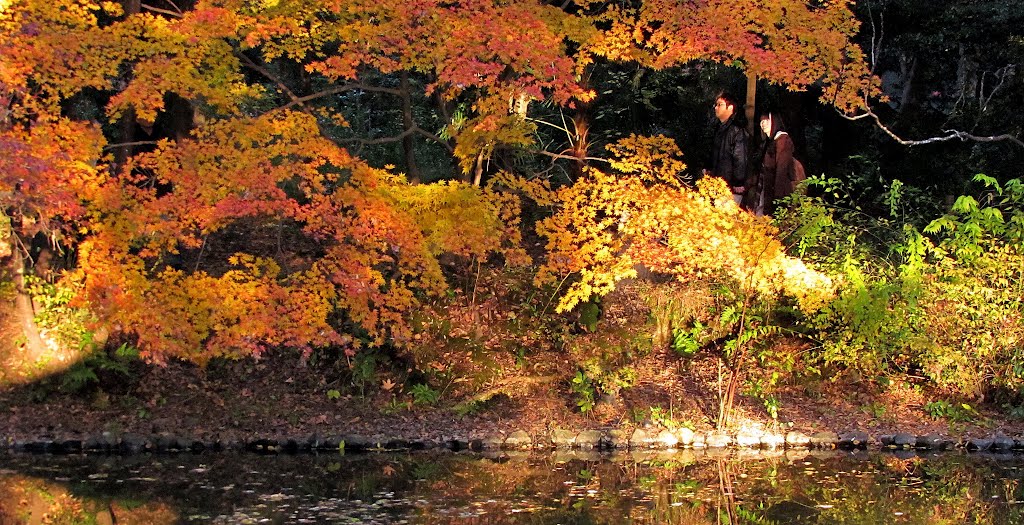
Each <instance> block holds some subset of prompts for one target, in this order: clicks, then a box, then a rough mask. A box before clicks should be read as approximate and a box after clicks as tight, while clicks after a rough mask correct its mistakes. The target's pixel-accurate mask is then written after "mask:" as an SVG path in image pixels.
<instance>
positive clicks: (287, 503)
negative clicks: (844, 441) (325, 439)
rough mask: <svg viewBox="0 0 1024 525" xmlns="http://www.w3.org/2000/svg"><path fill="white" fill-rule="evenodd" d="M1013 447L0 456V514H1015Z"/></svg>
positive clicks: (1021, 462) (519, 517)
mask: <svg viewBox="0 0 1024 525" xmlns="http://www.w3.org/2000/svg"><path fill="white" fill-rule="evenodd" d="M1022 478H1024V456H1016V455H1002V456H995V455H985V454H966V453H958V452H947V453H942V454H927V455H926V454H920V455H919V454H915V453H905V454H895V453H875V452H872V453H868V452H858V453H850V452H813V451H812V452H808V451H787V452H785V453H782V452H778V453H755V452H752V451H732V452H718V453H701V452H693V451H688V450H684V451H675V452H644V453H621V454H614V455H599V454H587V453H582V452H576V453H571V452H566V453H532V454H530V453H501V454H493V455H482V454H470V453H453V452H429V451H427V452H410V453H387V454H384V453H380V454H376V453H368V454H349V455H342V454H329V455H312V454H306V455H303V454H298V455H268V456H261V455H255V454H245V453H237V454H236V453H207V454H178V455H172V454H168V455H155V454H154V455H149V454H140V455H134V456H102V455H67V456H59V455H30V454H16V453H4V452H0V523H2V524H5V525H6V524H8V523H58V524H59V523H76V524H77V523H97V524H109V523H117V524H119V525H123V524H130V523H138V524H155V525H159V524H170V523H216V524H235V523H237V524H246V523H254V524H256V523H274V524H276V523H370V524H373V523H410V524H411V523H421V524H439V523H455V524H484V523H487V524H492V523H494V524H506V523H507V524H555V523H561V524H584V523H601V524H616V523H667V524H686V525H692V524H705V523H707V524H720V523H762V524H763V523H779V524H789V523H820V524H826V523H827V524H835V523H847V524H861V523H863V524H879V523H920V524H940V523H942V524H962V523H992V524H1006V523H1024V501H1022V500H1024V494H1022V491H1024V489H1022V485H1021V479H1022Z"/></svg>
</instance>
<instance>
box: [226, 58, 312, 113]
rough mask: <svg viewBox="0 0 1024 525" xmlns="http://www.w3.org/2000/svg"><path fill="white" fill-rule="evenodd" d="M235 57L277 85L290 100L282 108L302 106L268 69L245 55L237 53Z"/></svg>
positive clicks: (295, 96)
mask: <svg viewBox="0 0 1024 525" xmlns="http://www.w3.org/2000/svg"><path fill="white" fill-rule="evenodd" d="M235 55H236V56H237V57H238V58H240V59H242V62H244V63H245V65H246V66H248V67H249V68H251V69H253V70H255V71H257V72H259V74H261V75H263V76H265V77H267V78H268V79H270V81H271V82H273V83H274V84H277V88H278V89H280V90H281V91H283V92H284V94H285V95H287V96H288V98H289V99H291V102H289V103H288V104H287V105H285V106H283V107H284V108H287V107H289V106H293V105H296V104H298V105H301V104H302V101H300V100H299V97H298V96H297V95H296V94H295V93H294V92H292V90H291V89H289V88H288V86H287V85H285V83H284V81H282V80H281V79H279V78H277V75H274V74H273V73H271V72H270V70H269V69H267V68H265V67H263V66H261V65H259V64H257V63H256V62H255V61H253V59H251V58H249V57H248V56H246V55H245V53H242V52H237V53H235Z"/></svg>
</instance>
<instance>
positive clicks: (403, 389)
mask: <svg viewBox="0 0 1024 525" xmlns="http://www.w3.org/2000/svg"><path fill="white" fill-rule="evenodd" d="M630 293H636V290H634V291H633V292H630V291H629V289H628V288H626V289H625V291H623V292H621V293H619V294H618V295H617V296H616V297H615V298H613V299H612V300H609V301H605V302H604V303H603V305H602V312H601V321H600V323H599V324H598V325H597V327H596V329H595V330H593V331H591V330H590V328H588V326H587V324H586V323H587V322H589V321H587V320H586V319H576V320H572V319H571V318H570V319H569V321H570V323H569V324H571V325H573V326H572V328H570V329H568V330H566V331H565V333H564V334H561V335H560V336H558V337H552V334H550V333H548V334H546V335H545V336H544V337H540V336H539V335H538V331H544V330H550V329H552V328H551V326H552V325H548V328H544V326H542V325H537V324H531V323H528V322H527V320H525V319H524V318H525V317H528V316H529V315H546V314H547V312H537V311H533V312H532V313H531V312H530V311H527V310H528V309H529V308H527V307H528V304H529V303H530V301H525V300H524V301H523V302H522V303H520V306H519V307H517V308H513V307H510V306H508V303H503V302H499V301H497V300H496V299H495V297H498V296H499V295H494V296H492V297H490V298H487V297H484V295H482V294H481V295H480V296H478V300H475V301H474V303H473V304H469V305H452V304H443V305H441V304H439V305H436V307H435V308H434V309H433V310H432V311H426V310H425V313H424V315H423V317H422V319H420V320H419V321H418V323H419V325H418V326H419V328H418V332H417V333H418V335H417V345H416V346H415V349H413V350H409V351H405V352H383V351H380V352H373V353H368V354H365V355H363V354H358V353H357V354H356V355H355V356H352V355H346V354H345V353H344V352H341V351H339V352H338V353H337V354H330V353H314V354H312V355H309V356H301V355H298V354H295V353H288V352H276V353H275V352H270V353H267V354H265V355H264V356H262V357H261V358H260V359H243V360H238V361H226V360H214V361H212V362H210V363H209V364H208V365H207V366H205V367H200V366H197V365H195V364H190V363H184V362H170V363H167V364H166V365H164V366H157V365H150V364H145V363H143V362H141V361H138V360H125V361H122V360H120V359H118V358H117V357H116V356H110V357H109V358H108V359H107V360H106V361H104V360H98V361H97V360H96V359H93V360H92V361H91V362H90V365H89V367H87V368H88V369H89V370H90V371H92V372H93V373H94V374H95V379H93V378H92V377H87V378H86V379H84V380H83V379H82V376H80V375H75V374H81V373H82V368H81V366H80V365H79V368H77V369H76V368H72V369H70V371H65V372H60V371H59V368H61V367H60V366H57V365H58V364H60V363H64V362H70V361H71V359H70V358H69V357H68V356H56V355H55V356H43V357H40V356H27V355H24V352H25V345H24V344H19V343H20V341H19V340H18V336H17V331H18V325H17V323H16V322H14V319H13V318H12V316H11V315H10V313H9V312H8V313H6V314H5V315H4V318H3V323H2V326H3V341H4V345H3V347H2V354H3V355H2V356H0V357H2V361H3V365H4V366H3V368H2V375H0V437H4V438H8V439H38V438H42V437H53V438H57V439H68V438H74V437H82V436H89V435H97V434H99V433H102V432H111V433H114V434H118V433H137V434H142V435H154V434H164V433H166V434H171V435H176V436H181V437H192V438H195V439H204V440H214V439H218V438H219V439H222V440H237V439H247V438H254V437H282V438H286V437H295V438H300V437H306V436H310V435H313V434H316V435H320V436H331V435H352V434H360V435H366V436H378V437H383V438H388V439H391V438H398V439H415V440H434V441H446V440H450V439H474V438H481V437H484V436H487V435H492V434H494V433H496V432H503V433H510V432H512V431H514V430H518V429H523V430H526V431H528V432H530V433H531V434H533V435H535V436H538V435H543V434H544V433H545V432H546V431H549V430H552V429H554V428H563V429H567V430H582V429H609V428H620V429H624V430H627V431H629V430H631V429H633V428H635V427H638V426H645V427H653V428H657V427H661V426H664V427H673V426H683V425H685V426H690V427H692V428H695V429H697V430H709V429H711V428H713V426H714V424H715V421H716V419H717V417H718V409H719V407H718V398H719V391H720V388H721V386H722V385H721V381H720V373H721V372H722V369H721V367H720V364H719V363H720V361H719V359H718V356H717V355H715V354H714V353H713V352H701V353H698V354H697V355H695V356H692V357H684V356H681V355H679V354H678V353H676V352H674V351H672V350H671V349H670V348H668V347H664V348H661V347H659V345H651V344H649V343H647V344H642V342H638V341H640V340H641V339H644V338H646V339H647V340H650V335H649V334H647V335H644V334H645V332H644V330H648V329H649V326H650V312H649V311H647V310H645V308H642V307H638V306H637V305H638V304H641V303H642V301H641V300H640V298H638V297H635V296H630ZM513 295H514V294H513ZM500 296H501V297H506V298H507V297H509V292H508V291H507V290H506V291H505V292H503V294H500ZM523 305H526V306H523ZM530 308H534V309H535V310H536V309H537V308H538V307H530ZM565 321H566V319H564V318H563V319H560V320H559V322H562V323H564V322H565ZM524 327H529V329H524ZM638 334H639V335H640V337H639V338H638ZM556 335H557V334H556ZM542 340H545V341H552V340H554V341H558V344H547V345H545V344H543V343H541V342H540V341H542ZM779 344H780V345H792V346H793V351H799V349H800V348H801V345H802V344H803V343H802V342H801V341H799V340H791V341H781V342H780V343H779ZM660 346H664V345H660ZM108 361H109V362H108ZM111 363H113V364H111ZM595 363H598V365H599V368H603V369H604V370H606V371H609V372H608V373H607V374H606V376H605V383H606V384H605V386H604V387H603V388H602V387H600V386H597V385H591V386H590V391H592V392H593V394H594V395H593V399H592V400H590V401H588V400H587V399H586V396H585V395H583V394H581V391H584V392H585V391H587V389H586V388H581V384H580V382H579V381H576V382H574V379H577V378H578V377H579V373H580V370H581V369H585V368H587V367H588V366H589V367H591V368H593V367H594V366H598V365H595ZM624 364H626V365H628V370H629V374H628V377H627V378H625V379H623V380H621V381H619V380H616V381H617V385H618V386H615V385H613V383H616V381H611V380H608V377H611V376H613V375H614V374H615V373H618V372H617V371H619V370H622V369H624V368H626V367H623V366H621V365H624ZM65 366H66V365H65ZM615 377H619V376H615ZM595 382H596V381H595ZM620 386H621V388H620ZM774 396H775V397H776V398H777V399H778V401H779V405H778V406H779V409H778V417H777V418H776V419H772V418H771V417H769V414H768V412H767V411H766V409H765V407H764V405H763V403H762V402H761V401H760V400H759V399H757V398H755V397H750V396H741V397H740V399H739V406H738V407H737V410H738V416H737V417H736V418H735V423H734V429H738V428H742V427H746V428H748V429H752V430H758V429H766V428H767V429H774V430H778V431H786V430H789V429H795V430H801V431H804V432H807V433H810V432H815V431H821V430H831V431H836V432H843V431H848V430H861V431H865V432H868V433H869V434H871V435H872V436H875V437H877V436H879V435H882V434H887V433H895V432H899V431H904V432H913V433H927V432H936V433H939V434H943V435H947V436H951V437H964V436H979V435H990V434H993V433H996V432H1003V433H1006V434H1007V435H1011V436H1014V435H1020V434H1021V433H1022V432H1024V425H1022V424H1021V423H1020V422H1019V421H1018V420H1016V419H1012V418H1009V417H1007V416H1006V415H1005V414H1004V413H1002V412H1001V411H999V410H998V407H990V409H986V407H984V406H977V407H973V408H975V409H976V412H972V413H971V414H970V417H964V418H952V419H951V418H949V417H933V416H932V415H930V414H928V412H927V411H926V410H925V405H926V404H927V403H928V402H929V401H931V400H934V399H937V397H936V396H937V394H935V393H930V392H929V389H928V388H927V387H926V386H923V385H921V384H919V383H918V382H917V380H916V379H915V378H913V377H902V378H897V380H895V381H891V382H889V384H887V385H885V386H884V387H883V386H881V385H880V384H879V383H878V382H877V381H866V380H860V379H858V378H856V377H855V376H853V375H851V374H844V375H840V376H837V378H832V379H828V378H820V377H819V378H817V379H804V380H799V381H791V382H788V383H784V384H782V385H780V386H778V387H777V389H776V390H775V392H774ZM591 401H592V405H591ZM581 404H582V405H587V406H586V408H588V410H587V411H586V412H583V411H581ZM952 413H955V411H954V412H952Z"/></svg>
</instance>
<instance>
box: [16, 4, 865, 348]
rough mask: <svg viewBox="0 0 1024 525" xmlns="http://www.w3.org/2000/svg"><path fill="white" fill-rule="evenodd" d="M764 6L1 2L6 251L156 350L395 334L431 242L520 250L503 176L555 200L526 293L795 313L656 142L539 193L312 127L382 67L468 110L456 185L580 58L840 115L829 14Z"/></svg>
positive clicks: (796, 280) (843, 46) (433, 286)
mask: <svg viewBox="0 0 1024 525" xmlns="http://www.w3.org/2000/svg"><path fill="white" fill-rule="evenodd" d="M633 4H636V3H633ZM771 4H772V5H771V6H765V5H763V3H761V2H750V1H743V0H716V1H711V2H698V3H686V2H662V1H657V0H648V1H646V2H643V3H642V4H641V5H640V7H638V8H630V9H626V8H622V7H607V6H606V5H605V3H595V2H586V1H584V2H577V3H576V4H574V5H573V6H568V7H567V8H566V9H561V8H559V7H555V6H553V5H548V4H547V3H544V2H539V1H534V0H530V1H522V2H505V1H498V0H494V1H491V0H485V1H479V2H447V1H438V0H402V1H397V0H372V1H370V0H344V1H337V0H336V1H328V2H322V1H317V2H313V1H305V0H298V1H289V0H282V1H266V2H250V1H243V0H212V1H207V0H200V1H197V2H194V3H185V4H182V5H180V6H177V5H175V4H174V3H171V2H166V5H164V4H160V5H157V6H151V5H146V4H137V3H132V2H125V3H124V4H120V3H116V2H91V1H81V0H50V1H40V0H15V1H13V2H9V3H5V5H6V7H4V8H0V150H2V155H0V204H2V205H3V207H4V209H5V210H6V215H8V216H9V217H11V218H12V219H13V220H12V224H13V226H12V227H13V229H14V233H15V234H16V237H14V238H13V239H14V242H13V244H15V245H19V246H21V245H24V244H25V243H26V242H27V240H28V239H30V238H31V237H32V236H33V235H35V234H37V233H44V234H46V235H47V236H48V237H49V238H50V239H51V241H52V242H58V243H60V244H61V245H62V246H64V247H67V248H71V249H72V250H73V251H74V253H75V254H76V255H77V258H76V260H75V262H74V265H73V268H72V269H71V271H68V272H66V273H65V274H64V276H63V279H64V284H65V285H66V286H69V287H71V288H73V289H74V290H75V291H76V293H77V301H78V304H79V305H81V306H82V307H85V308H88V309H90V310H91V311H92V313H93V314H94V316H95V319H96V326H97V327H99V326H104V327H107V328H109V329H112V330H113V331H116V332H119V333H122V334H126V335H129V336H131V337H133V338H134V340H135V341H137V343H138V346H139V347H140V349H141V350H142V351H143V353H144V355H146V356H147V357H149V358H150V359H153V360H157V361H160V360H163V359H166V358H169V357H184V358H188V359H191V360H194V361H197V362H205V361H207V360H209V359H210V358H212V357H215V356H232V357H235V356H244V355H252V354H259V353H261V352H264V351H266V350H268V349H272V348H276V347H289V348H298V349H303V350H308V349H311V348H316V347H325V346H331V347H339V348H344V349H346V351H349V352H352V351H355V350H356V349H357V348H358V347H359V346H360V345H366V344H370V345H380V344H384V343H393V344H398V345H401V344H402V343H403V342H405V341H407V340H408V338H409V337H410V335H411V332H410V327H409V324H408V318H409V314H410V312H412V311H414V310H415V309H416V308H417V305H418V304H420V302H421V301H422V300H423V299H424V298H428V297H431V296H434V295H437V294H440V293H442V292H444V291H445V290H446V289H447V283H446V281H445V277H444V275H443V273H442V270H441V265H440V263H439V259H438V258H439V257H440V256H442V255H445V254H447V255H450V256H453V257H456V258H462V259H464V260H471V259H474V258H475V259H478V260H481V259H486V258H489V257H493V256H496V255H500V256H502V257H503V259H502V260H504V261H506V262H508V263H522V262H525V261H527V259H526V258H525V254H524V252H523V250H522V246H521V242H520V238H519V236H520V234H521V229H522V228H521V224H520V213H519V205H520V201H519V196H518V195H519V194H518V193H515V192H508V191H504V189H507V188H510V187H518V188H520V189H523V188H525V187H527V186H531V185H532V188H533V190H532V191H533V193H532V195H533V196H534V197H535V198H540V199H541V200H547V201H550V203H551V204H553V209H554V210H555V212H554V214H553V215H552V216H551V217H549V218H547V219H545V220H544V221H543V222H542V223H541V224H540V226H539V232H540V233H541V234H542V235H543V236H545V237H546V238H547V239H548V246H547V250H548V254H547V256H546V258H545V261H546V262H544V264H543V266H542V267H541V270H540V273H539V276H538V280H539V281H541V282H545V281H550V280H562V279H566V278H567V277H568V276H570V275H572V276H573V277H572V278H570V279H568V281H567V282H571V284H570V285H569V288H568V291H567V292H566V295H565V296H564V297H563V298H562V300H561V303H560V304H561V308H562V309H567V308H571V307H572V306H573V305H574V304H576V303H577V302H578V301H580V300H584V299H586V298H587V297H589V296H590V295H592V294H597V295H600V294H602V293H605V292H607V291H609V290H610V289H611V287H613V286H614V284H615V282H616V281H617V280H619V279H622V278H623V277H626V276H629V275H631V273H632V272H633V271H634V266H636V265H645V266H647V267H649V268H651V269H653V270H654V271H657V272H664V273H668V274H671V275H675V276H678V277H679V278H686V277H688V276H694V275H700V274H702V273H703V272H711V271H713V272H722V273H724V274H727V275H730V276H732V277H735V278H736V279H738V280H740V281H742V282H745V283H749V286H750V287H751V288H752V289H754V290H757V291H761V292H766V293H767V292H769V291H772V292H774V291H780V290H781V291H783V292H785V293H788V294H791V295H793V296H794V297H796V298H797V299H798V300H799V301H800V304H801V305H804V306H807V307H809V308H810V307H812V306H813V305H814V304H816V301H818V300H820V297H818V296H815V295H813V294H811V293H810V292H809V291H808V290H810V289H811V288H814V287H816V286H818V285H819V284H821V283H820V282H817V281H814V279H819V278H820V277H819V276H815V275H814V274H813V273H808V272H807V271H806V269H805V268H803V267H802V266H801V265H800V264H799V262H798V261H795V260H792V259H789V258H786V257H785V256H784V255H783V254H782V249H781V246H780V245H779V244H778V242H777V241H775V240H774V236H775V234H776V232H774V231H773V230H772V228H771V227H770V226H769V224H768V223H767V221H764V220H761V219H756V218H754V217H752V216H749V215H747V214H745V213H743V212H741V211H739V210H738V209H737V208H736V207H735V206H734V205H732V204H731V202H724V200H723V195H724V194H723V188H722V187H720V185H718V184H716V183H715V182H714V181H705V182H703V183H701V184H700V185H699V186H698V188H697V189H693V188H690V187H688V186H686V185H684V184H682V183H681V182H680V181H678V180H676V178H675V176H676V173H677V172H678V171H679V170H680V168H681V164H680V162H679V160H678V158H679V152H678V151H673V150H672V148H673V147H672V146H671V145H670V144H669V142H670V141H667V140H666V139H663V138H642V137H635V138H632V139H629V140H627V141H623V142H621V143H619V144H618V145H616V146H615V147H614V148H612V149H611V153H612V156H613V160H612V164H611V168H612V169H611V170H599V169H593V168H592V169H589V170H588V171H587V175H586V179H585V180H581V181H578V182H577V184H574V185H571V186H566V187H561V188H557V189H551V188H546V187H544V185H543V184H540V183H535V182H530V181H529V180H528V179H529V178H530V177H529V176H530V174H505V175H503V176H502V177H497V178H496V179H495V181H496V183H495V184H493V185H489V186H487V185H485V186H475V185H470V184H466V183H460V182H439V183H434V184H422V185H421V184H412V183H410V182H409V181H407V180H406V178H405V177H404V176H403V175H402V174H401V173H398V172H397V171H396V170H395V169H394V168H393V167H390V166H371V165H370V164H369V163H367V162H366V161H365V160H363V159H360V158H358V157H357V156H356V155H354V154H353V153H352V152H351V151H350V150H348V149H346V148H344V147H342V146H341V145H339V144H338V143H337V142H335V141H334V140H332V139H331V138H330V134H329V133H328V132H327V131H326V130H327V129H328V128H330V127H336V126H345V125H346V122H345V121H344V119H343V118H342V117H341V116H340V115H339V114H338V113H337V111H336V108H333V107H332V106H331V104H328V103H327V101H330V100H331V98H332V97H333V96H335V95H338V94H341V93H345V92H348V91H351V90H355V89H363V88H365V84H364V83H363V82H364V80H365V79H366V77H368V76H374V75H375V76H377V77H380V76H387V75H393V74H397V73H401V72H414V73H416V74H418V75H422V76H423V77H424V78H426V79H428V81H429V82H428V83H427V84H426V87H425V90H426V94H427V95H436V96H437V97H439V98H440V99H441V100H444V101H449V102H450V101H454V100H459V101H462V102H465V103H466V107H468V108H469V109H468V111H467V113H466V114H465V115H464V117H465V118H464V120H462V121H459V122H455V121H452V122H450V123H449V126H448V132H449V133H450V135H451V136H452V147H451V151H452V152H453V155H454V156H455V161H456V163H457V165H459V166H461V168H462V169H463V170H464V171H467V172H468V171H469V170H470V168H471V167H472V166H480V165H481V161H482V159H486V158H488V157H490V155H491V154H492V153H493V151H495V149H496V148H498V147H514V148H520V149H524V148H532V147H534V146H535V144H534V137H535V131H536V127H535V126H536V125H535V124H534V123H532V122H531V121H529V120H528V119H526V118H525V116H526V110H527V109H528V107H529V104H530V101H546V102H550V103H553V104H555V105H559V106H563V107H571V106H573V105H576V104H579V103H584V102H587V103H589V102H593V101H594V99H595V96H596V94H595V93H594V91H592V90H591V89H589V88H587V87H585V86H584V84H583V83H582V82H581V75H583V73H584V71H585V70H586V68H587V67H588V66H589V65H591V64H593V63H594V61H596V60H630V61H637V62H638V63H640V64H643V65H645V66H648V67H656V68H663V67H668V66H671V65H675V64H680V63H685V62H687V61H690V60H695V59H711V60H717V61H722V62H728V63H733V62H734V63H735V64H736V65H738V66H740V67H743V68H747V69H750V70H752V71H754V72H756V73H758V74H761V75H764V76H765V77H766V78H769V79H770V80H772V81H775V82H779V83H784V84H787V85H791V86H794V87H795V88H803V87H806V86H808V85H810V84H812V83H821V84H822V85H823V86H824V87H825V91H824V93H825V95H824V96H825V97H827V98H829V101H830V102H831V103H834V104H835V105H836V106H838V107H840V108H842V109H851V108H854V107H856V106H857V105H858V104H859V103H860V101H862V100H863V97H864V96H871V95H873V94H874V93H875V91H874V90H875V85H874V81H873V80H872V79H871V78H870V77H869V75H867V72H866V69H865V67H864V64H863V61H862V58H861V56H860V54H859V51H858V50H857V49H856V47H855V46H851V45H850V43H849V38H850V36H851V34H852V32H853V31H854V30H855V28H856V26H855V24H854V22H853V19H852V17H851V16H850V13H849V11H848V9H847V7H846V5H845V3H843V2H836V3H832V2H825V3H821V5H820V6H818V7H813V6H809V5H808V4H807V3H806V2H795V1H794V2H784V3H778V2H775V3H771ZM179 7H180V8H179ZM734 13H741V14H742V16H741V17H739V18H736V17H734V16H733V14H734ZM175 101H177V102H175ZM172 106H174V107H172ZM172 110H173V111H172ZM172 113H174V115H172ZM182 115H184V116H182ZM413 131H416V130H413V129H410V130H408V132H410V133H411V132H413ZM419 131H421V132H422V131H423V130H419ZM456 175H457V174H453V177H452V178H456V177H455V176H456ZM516 181H518V182H516ZM500 182H504V184H501V183H500ZM499 188H502V190H499ZM726 200H727V199H726ZM19 249H20V248H19ZM808 279H810V281H809V280H808Z"/></svg>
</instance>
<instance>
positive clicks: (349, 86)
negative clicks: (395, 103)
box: [279, 82, 402, 109]
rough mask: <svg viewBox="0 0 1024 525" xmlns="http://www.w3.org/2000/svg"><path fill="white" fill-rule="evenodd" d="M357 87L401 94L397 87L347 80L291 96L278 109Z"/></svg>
mask: <svg viewBox="0 0 1024 525" xmlns="http://www.w3.org/2000/svg"><path fill="white" fill-rule="evenodd" d="M357 89H358V90H362V91H372V92H375V93H387V94H389V95H396V96H398V95H401V94H402V92H401V90H398V89H392V88H386V87H379V86H367V85H366V84H362V83H360V82H349V83H346V84H342V85H340V86H334V87H332V88H328V89H325V90H323V91H318V92H316V93H313V94H311V95H306V96H304V97H292V101H291V102H289V103H287V104H285V105H283V106H281V107H280V108H279V109H287V108H289V107H291V106H294V105H297V104H304V103H306V102H309V101H310V100H316V99H318V98H321V97H326V96H328V95H336V94H338V93H343V92H345V91H354V90H357Z"/></svg>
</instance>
